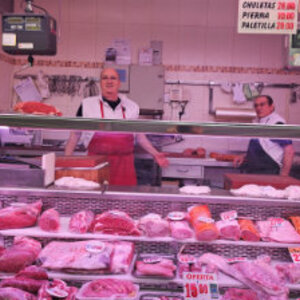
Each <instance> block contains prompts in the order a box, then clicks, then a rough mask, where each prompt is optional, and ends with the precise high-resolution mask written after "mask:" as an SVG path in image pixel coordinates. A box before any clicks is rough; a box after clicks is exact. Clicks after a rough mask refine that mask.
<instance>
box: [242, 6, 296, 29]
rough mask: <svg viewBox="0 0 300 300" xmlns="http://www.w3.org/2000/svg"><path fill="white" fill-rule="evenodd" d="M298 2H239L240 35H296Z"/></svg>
mask: <svg viewBox="0 0 300 300" xmlns="http://www.w3.org/2000/svg"><path fill="white" fill-rule="evenodd" d="M297 19H298V0H257V1H247V0H239V15H238V33H275V34H295V33H296V31H297Z"/></svg>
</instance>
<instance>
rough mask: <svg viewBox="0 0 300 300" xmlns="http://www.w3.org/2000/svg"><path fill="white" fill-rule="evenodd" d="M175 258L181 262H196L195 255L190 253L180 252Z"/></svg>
mask: <svg viewBox="0 0 300 300" xmlns="http://www.w3.org/2000/svg"><path fill="white" fill-rule="evenodd" d="M177 258H178V261H179V262H180V263H182V264H193V263H195V262H196V257H195V256H194V255H190V254H180V255H178V257H177Z"/></svg>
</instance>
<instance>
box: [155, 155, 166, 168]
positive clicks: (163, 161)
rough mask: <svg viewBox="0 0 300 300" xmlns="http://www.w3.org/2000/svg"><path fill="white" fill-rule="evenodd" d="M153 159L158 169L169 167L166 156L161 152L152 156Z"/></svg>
mask: <svg viewBox="0 0 300 300" xmlns="http://www.w3.org/2000/svg"><path fill="white" fill-rule="evenodd" d="M154 159H155V161H156V162H157V164H158V165H159V166H160V167H163V168H164V167H167V166H168V165H169V160H168V159H167V157H166V155H165V154H164V153H162V152H158V153H156V154H154Z"/></svg>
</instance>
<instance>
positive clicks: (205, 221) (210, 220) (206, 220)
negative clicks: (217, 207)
mask: <svg viewBox="0 0 300 300" xmlns="http://www.w3.org/2000/svg"><path fill="white" fill-rule="evenodd" d="M197 221H199V222H204V223H215V220H214V219H212V218H207V217H199V218H198V219H197Z"/></svg>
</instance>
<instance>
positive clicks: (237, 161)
mask: <svg viewBox="0 0 300 300" xmlns="http://www.w3.org/2000/svg"><path fill="white" fill-rule="evenodd" d="M245 157H246V155H245V154H242V155H237V156H236V157H235V158H234V160H233V166H234V167H235V168H238V167H239V166H240V165H241V164H242V163H243V162H244V161H245Z"/></svg>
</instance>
